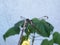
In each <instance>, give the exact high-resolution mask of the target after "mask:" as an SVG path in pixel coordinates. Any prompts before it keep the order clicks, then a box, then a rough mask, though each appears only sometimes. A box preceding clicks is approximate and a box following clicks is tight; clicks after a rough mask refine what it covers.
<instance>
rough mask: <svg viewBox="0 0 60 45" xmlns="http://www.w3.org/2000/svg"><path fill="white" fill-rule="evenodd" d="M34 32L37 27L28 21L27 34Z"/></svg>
mask: <svg viewBox="0 0 60 45" xmlns="http://www.w3.org/2000/svg"><path fill="white" fill-rule="evenodd" d="M34 32H35V29H34V28H33V27H32V26H31V25H30V24H29V23H28V24H27V27H26V29H25V33H26V35H27V36H28V37H29V35H30V34H31V33H34Z"/></svg>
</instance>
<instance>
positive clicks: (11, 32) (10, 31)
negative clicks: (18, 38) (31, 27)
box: [3, 27, 20, 40]
mask: <svg viewBox="0 0 60 45" xmlns="http://www.w3.org/2000/svg"><path fill="white" fill-rule="evenodd" d="M19 32H20V28H19V27H12V28H10V29H8V31H7V32H6V33H5V34H4V35H3V38H4V40H6V38H7V37H9V36H12V35H15V34H19Z"/></svg>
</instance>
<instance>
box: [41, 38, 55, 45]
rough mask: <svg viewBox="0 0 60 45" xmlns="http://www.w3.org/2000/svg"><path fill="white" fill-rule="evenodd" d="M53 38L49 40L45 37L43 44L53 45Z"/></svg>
mask: <svg viewBox="0 0 60 45" xmlns="http://www.w3.org/2000/svg"><path fill="white" fill-rule="evenodd" d="M53 43H54V42H53V40H50V41H48V39H44V40H43V41H42V43H41V45H53Z"/></svg>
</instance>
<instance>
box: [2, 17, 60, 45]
mask: <svg viewBox="0 0 60 45" xmlns="http://www.w3.org/2000/svg"><path fill="white" fill-rule="evenodd" d="M26 21H27V23H26V28H25V30H24V32H25V33H26V35H25V36H22V40H21V41H22V42H21V44H22V43H23V42H24V41H25V42H26V40H28V38H29V36H30V34H33V33H37V34H39V35H40V36H43V37H49V36H50V34H51V32H53V29H54V27H53V26H52V25H51V24H50V23H49V22H47V21H46V20H44V19H41V20H40V19H38V18H33V19H32V20H30V19H26ZM23 25H24V20H21V21H19V22H17V23H16V24H15V25H14V26H13V27H11V28H9V29H8V31H7V32H6V33H5V34H4V35H3V38H4V40H6V38H8V37H9V36H13V35H16V34H19V33H20V31H21V30H20V26H21V27H23ZM59 39H60V34H59V33H58V32H55V33H54V34H53V39H52V40H47V39H44V40H43V41H42V43H41V45H53V43H57V44H60V40H59Z"/></svg>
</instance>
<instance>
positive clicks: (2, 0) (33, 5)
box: [0, 0, 60, 45]
mask: <svg viewBox="0 0 60 45" xmlns="http://www.w3.org/2000/svg"><path fill="white" fill-rule="evenodd" d="M20 16H23V17H25V18H29V19H32V18H34V17H37V18H40V17H43V16H48V17H49V19H47V21H48V22H50V23H51V24H52V25H53V26H54V32H55V31H57V32H60V0H0V45H17V44H18V41H19V35H15V36H11V37H9V38H7V40H6V42H5V41H4V40H3V34H4V33H5V32H6V31H7V30H8V29H9V28H10V27H12V26H14V24H15V23H16V22H18V21H19V20H22V19H21V18H20ZM49 38H50V39H52V36H50V37H49ZM38 39H40V40H38ZM43 39H44V38H43V37H37V40H36V41H35V42H34V45H40V43H41V41H42V40H43ZM36 42H38V43H36ZM55 45H56V44H55Z"/></svg>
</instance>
